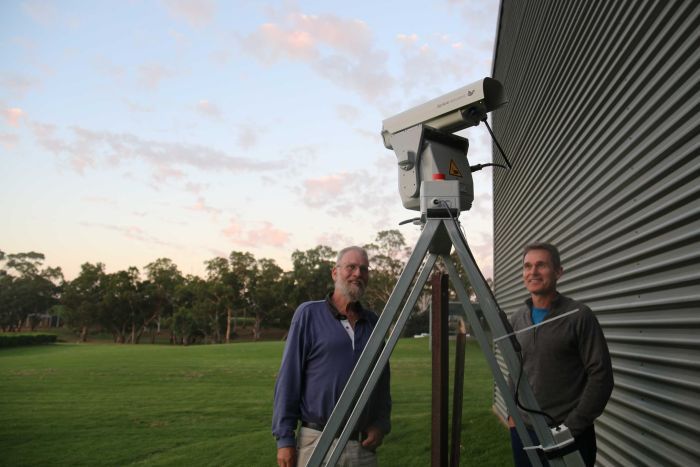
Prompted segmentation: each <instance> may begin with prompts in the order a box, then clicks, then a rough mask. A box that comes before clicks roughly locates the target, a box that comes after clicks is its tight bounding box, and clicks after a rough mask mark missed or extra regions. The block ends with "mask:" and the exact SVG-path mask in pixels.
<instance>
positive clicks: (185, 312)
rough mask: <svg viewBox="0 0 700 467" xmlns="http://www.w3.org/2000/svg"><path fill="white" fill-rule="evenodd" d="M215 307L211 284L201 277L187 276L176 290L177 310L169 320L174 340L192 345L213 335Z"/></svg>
mask: <svg viewBox="0 0 700 467" xmlns="http://www.w3.org/2000/svg"><path fill="white" fill-rule="evenodd" d="M215 307H216V304H215V302H214V300H213V299H212V295H211V288H210V284H209V283H208V282H207V281H205V280H204V279H202V278H200V277H197V276H187V278H186V279H185V280H184V281H183V283H182V284H181V285H180V286H179V287H178V288H177V290H176V294H175V310H174V312H173V315H172V316H171V317H170V319H168V320H167V322H168V324H169V325H170V328H171V332H172V334H173V342H175V343H180V344H182V345H190V344H194V343H195V342H196V341H197V339H199V338H202V339H206V338H207V337H209V336H211V335H212V331H211V327H212V322H211V317H212V316H215V315H216V313H215V312H213V310H214V308H215ZM217 325H218V324H217Z"/></svg>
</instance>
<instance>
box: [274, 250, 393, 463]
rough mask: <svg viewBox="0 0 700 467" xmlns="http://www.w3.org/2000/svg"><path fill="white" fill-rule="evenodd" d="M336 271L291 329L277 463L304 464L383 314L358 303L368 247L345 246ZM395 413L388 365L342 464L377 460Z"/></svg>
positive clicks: (277, 425) (280, 397)
mask: <svg viewBox="0 0 700 467" xmlns="http://www.w3.org/2000/svg"><path fill="white" fill-rule="evenodd" d="M331 276H332V278H333V282H334V284H335V287H334V289H333V292H332V293H330V294H328V296H327V297H326V298H325V300H318V301H312V302H305V303H302V304H301V305H300V306H299V308H297V310H296V311H295V313H294V316H293V317H292V323H291V325H290V328H289V333H288V335H287V343H286V345H285V348H284V354H283V356H282V364H281V366H280V371H279V373H278V375H277V381H276V383H275V396H274V405H273V416H272V434H273V435H274V436H275V438H276V440H277V464H278V465H279V466H280V467H294V466H295V465H298V466H300V467H302V466H305V465H306V464H307V462H308V460H309V458H310V457H311V454H312V452H313V449H314V448H315V446H316V444H317V443H318V438H319V437H320V436H321V432H322V431H323V428H324V426H325V424H326V422H327V421H328V419H329V418H330V416H331V413H332V412H333V408H334V407H335V404H336V403H337V402H338V399H340V395H341V393H342V392H343V388H345V384H346V383H347V381H348V379H349V378H350V375H351V373H352V370H353V368H354V367H355V364H356V363H357V361H358V359H359V358H360V354H362V350H363V349H364V348H365V345H366V344H367V341H368V340H369V337H370V335H371V334H372V330H373V329H374V326H375V324H376V323H377V320H378V317H377V315H376V314H374V313H373V312H372V311H370V310H368V309H366V308H364V307H363V306H362V304H361V303H360V299H361V298H362V295H363V294H364V292H365V289H366V287H367V282H368V281H369V259H368V257H367V252H366V251H365V250H364V249H362V248H360V247H357V246H351V247H347V248H344V249H342V250H341V251H340V253H338V258H337V260H336V264H335V266H334V267H333V270H332V272H331ZM390 413H391V395H390V393H389V367H388V365H387V368H386V369H385V370H384V372H383V374H382V376H381V378H380V379H379V381H378V383H377V386H376V387H375V389H374V391H373V393H372V396H371V397H370V399H369V401H368V403H367V406H366V407H365V409H364V411H363V412H362V415H361V416H360V419H359V421H358V423H357V425H356V427H355V428H354V430H353V432H352V434H351V436H350V440H349V441H348V443H347V446H346V447H345V449H344V451H343V454H342V455H341V457H340V459H339V461H338V464H337V465H338V466H341V467H342V466H346V467H355V466H368V467H372V466H376V465H377V457H376V453H375V450H376V449H377V447H378V446H379V445H380V444H381V443H382V440H383V438H384V435H386V434H387V433H388V432H389V430H390V428H391V423H390V419H389V417H390ZM299 422H301V426H300V427H299V430H298V432H297V425H298V424H299Z"/></svg>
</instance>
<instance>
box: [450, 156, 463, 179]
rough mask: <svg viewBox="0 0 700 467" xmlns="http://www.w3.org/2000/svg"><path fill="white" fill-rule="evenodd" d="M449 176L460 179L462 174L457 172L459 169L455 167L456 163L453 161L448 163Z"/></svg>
mask: <svg viewBox="0 0 700 467" xmlns="http://www.w3.org/2000/svg"><path fill="white" fill-rule="evenodd" d="M450 175H452V176H453V177H459V178H462V172H460V171H459V167H457V163H456V162H455V161H454V160H451V161H450Z"/></svg>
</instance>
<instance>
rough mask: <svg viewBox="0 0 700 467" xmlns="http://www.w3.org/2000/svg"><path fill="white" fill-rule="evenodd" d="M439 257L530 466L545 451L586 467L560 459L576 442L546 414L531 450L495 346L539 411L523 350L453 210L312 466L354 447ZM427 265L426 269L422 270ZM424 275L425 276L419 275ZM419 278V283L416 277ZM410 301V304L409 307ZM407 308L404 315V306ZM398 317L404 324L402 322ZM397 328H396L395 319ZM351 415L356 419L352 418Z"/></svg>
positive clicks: (368, 352) (411, 273) (403, 288)
mask: <svg viewBox="0 0 700 467" xmlns="http://www.w3.org/2000/svg"><path fill="white" fill-rule="evenodd" d="M452 246H454V247H455V250H456V252H457V256H458V258H459V261H460V263H461V265H462V267H463V268H464V270H465V272H466V274H467V277H468V279H469V281H470V283H471V285H472V287H473V289H474V291H475V293H476V296H477V298H478V300H479V303H480V305H481V309H482V310H483V318H484V321H486V325H487V326H488V328H490V330H491V333H492V334H493V335H495V336H501V337H499V338H497V339H495V340H494V341H491V340H490V339H489V337H488V334H487V332H486V330H485V328H484V326H483V324H482V321H481V320H480V319H479V316H478V315H477V313H476V310H475V309H474V307H473V306H472V304H471V302H470V300H469V294H468V293H467V290H466V288H465V286H464V284H462V282H461V281H460V280H459V275H458V273H457V269H456V268H455V265H454V263H453V262H452V260H451V258H450V250H451V249H452ZM438 257H441V258H442V260H443V262H444V263H445V265H446V267H447V271H448V274H449V277H450V278H451V279H452V285H453V286H454V288H455V291H456V292H457V297H458V298H459V301H460V302H461V304H462V308H463V311H464V314H465V317H466V319H467V321H468V322H469V324H470V325H471V329H472V333H473V334H474V336H475V337H476V339H477V341H478V342H479V345H480V347H481V350H482V352H483V354H484V356H485V357H486V360H487V363H488V364H489V366H490V368H491V372H492V374H493V377H494V381H495V383H496V386H497V387H498V389H499V390H500V392H501V395H502V396H503V398H504V400H505V402H506V405H507V408H508V412H509V413H510V414H511V416H512V417H513V419H514V421H515V424H516V429H517V431H518V435H519V436H520V438H521V439H522V440H523V444H524V445H525V446H526V447H525V449H526V452H527V455H528V458H529V459H530V462H531V463H532V465H534V466H541V465H542V462H541V461H540V457H539V455H538V453H537V452H536V450H537V449H541V450H542V451H544V452H545V453H549V456H548V457H549V463H550V465H552V466H555V467H559V466H566V467H576V466H583V461H582V459H581V456H580V454H579V453H578V451H573V452H571V453H568V454H564V455H560V454H559V452H557V450H558V449H559V448H560V447H562V446H564V445H569V444H570V443H571V442H572V441H573V439H572V438H571V435H570V434H569V432H568V430H566V431H565V432H561V433H558V432H556V431H554V430H552V429H550V428H549V427H548V425H547V423H546V421H545V419H544V416H543V415H541V414H540V413H532V414H530V419H531V422H532V426H533V428H534V429H535V432H536V433H537V436H538V439H539V440H540V442H541V445H540V446H538V447H534V446H528V445H529V444H531V443H530V442H529V441H530V436H529V434H528V432H527V428H526V426H525V422H524V420H523V418H522V417H521V415H520V412H519V410H518V408H517V404H516V401H515V400H514V399H513V397H512V395H511V390H510V388H509V385H508V382H507V380H506V377H505V376H504V374H503V373H502V371H501V368H500V366H499V364H498V362H497V360H496V356H495V354H494V351H493V346H492V345H493V342H496V341H497V342H498V347H499V348H500V351H501V354H502V356H503V359H504V361H505V363H506V366H507V368H508V372H509V374H510V375H511V376H512V379H513V381H517V380H518V379H522V381H521V382H520V390H519V393H520V397H521V398H522V401H523V404H524V405H525V406H526V407H528V408H531V409H534V410H539V405H538V404H537V401H536V400H535V397H534V394H533V392H532V389H531V388H530V385H529V384H528V383H527V379H526V378H519V375H520V372H521V370H522V366H521V364H520V360H519V356H518V354H517V351H516V348H519V346H518V344H517V341H516V340H515V337H512V336H511V337H510V338H506V337H505V336H507V335H508V334H509V330H510V326H509V325H508V324H507V323H508V321H507V318H506V317H505V314H504V313H503V312H502V311H501V310H500V308H499V307H498V304H497V303H496V300H495V298H494V296H493V294H492V293H491V290H490V288H489V287H488V285H487V284H486V281H485V280H484V278H483V276H482V274H481V271H480V270H479V268H478V267H477V265H476V262H475V261H474V258H473V256H472V254H471V252H470V250H469V247H468V245H467V242H466V239H465V238H464V236H463V235H462V232H461V230H460V229H459V226H458V224H457V221H456V219H455V218H453V217H452V214H451V213H450V211H449V209H446V210H444V212H443V213H442V214H437V215H436V217H428V218H427V220H426V223H425V225H424V227H423V232H422V233H421V235H420V237H419V239H418V241H417V243H416V246H415V248H414V250H413V253H412V254H411V256H410V258H409V260H408V262H407V263H406V266H405V268H404V270H403V272H402V273H401V276H400V277H399V280H398V282H397V284H396V286H395V287H394V290H393V291H392V293H391V296H390V297H389V300H388V301H387V304H386V307H385V308H384V312H383V313H382V315H381V316H380V317H379V320H378V321H377V324H376V325H375V328H374V331H373V332H372V335H371V336H370V339H369V341H368V342H367V345H366V346H365V349H364V351H363V352H362V355H361V356H360V358H359V360H358V362H357V364H356V365H355V368H354V370H353V372H352V374H351V375H350V379H349V380H348V382H347V384H346V386H345V389H344V390H343V392H342V394H341V396H340V399H339V400H338V403H337V404H336V406H335V408H334V410H333V413H332V414H331V417H330V418H329V419H328V422H327V423H326V425H325V428H324V430H323V433H322V434H321V436H320V437H319V440H318V444H317V446H316V448H315V449H314V452H313V454H312V455H311V458H310V459H309V462H308V464H307V466H308V467H319V466H321V465H328V466H335V465H336V463H337V462H338V459H339V458H340V455H341V453H342V451H343V449H344V448H345V445H346V444H347V442H348V439H349V437H350V433H351V432H352V430H353V427H354V426H355V424H356V423H357V421H358V419H359V417H360V413H361V412H362V410H363V408H364V407H365V405H366V403H367V401H368V399H369V397H370V394H371V393H372V390H373V389H374V387H375V385H376V383H377V381H378V380H379V377H380V375H381V373H382V371H383V370H384V368H385V367H386V364H387V363H388V361H389V357H390V355H391V353H392V351H393V350H394V347H395V346H396V343H397V342H398V339H399V337H400V335H401V332H402V331H403V328H404V327H405V325H406V322H407V321H408V318H409V316H410V314H411V311H412V310H413V308H414V306H415V304H416V302H417V300H418V298H419V295H420V293H421V291H422V289H423V286H424V285H425V283H426V281H427V280H428V276H429V275H430V272H431V270H432V269H433V266H434V265H435V263H436V261H437V259H438ZM421 265H422V267H421ZM419 269H420V272H419V273H418V271H419ZM416 273H418V277H417V278H416V280H415V282H414V281H413V279H414V277H416ZM413 282H414V285H413V288H412V289H411V291H410V294H408V297H406V294H407V293H408V291H409V288H410V286H411V283H413ZM404 298H405V302H404ZM402 302H404V305H403V307H402V308H401V310H400V312H399V307H400V306H401V303H402ZM397 315H398V318H397ZM395 318H396V324H395V325H394V326H393V328H392V327H391V325H392V323H393V321H394V319H395ZM387 333H389V335H388V338H387V339H386V342H385V336H386V335H387ZM348 413H350V416H349V417H348ZM343 420H347V422H346V423H345V426H344V427H343V430H342V433H341V434H340V437H339V438H338V442H337V443H336V444H335V446H334V447H333V449H332V451H331V452H330V455H329V457H328V459H327V463H326V464H324V463H323V462H324V458H325V457H326V455H327V454H328V451H329V449H330V448H331V445H332V444H333V440H334V438H335V436H336V434H337V433H338V432H339V430H340V428H341V425H342V424H343Z"/></svg>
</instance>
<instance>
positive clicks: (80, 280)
mask: <svg viewBox="0 0 700 467" xmlns="http://www.w3.org/2000/svg"><path fill="white" fill-rule="evenodd" d="M106 276H107V274H106V273H105V265H104V264H103V263H95V264H91V263H84V264H82V265H81V266H80V273H79V274H78V276H77V277H76V278H75V279H73V280H72V281H70V282H67V283H66V285H65V288H64V291H63V295H62V297H61V301H62V303H63V305H64V306H65V310H64V316H63V318H64V319H65V322H66V324H67V325H68V326H70V327H71V328H73V329H74V330H75V331H76V332H77V333H78V334H79V336H80V341H82V342H84V341H85V340H86V339H87V334H88V331H89V329H90V327H91V326H93V325H96V324H99V311H100V304H101V301H102V295H103V292H104V287H105V278H106Z"/></svg>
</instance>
